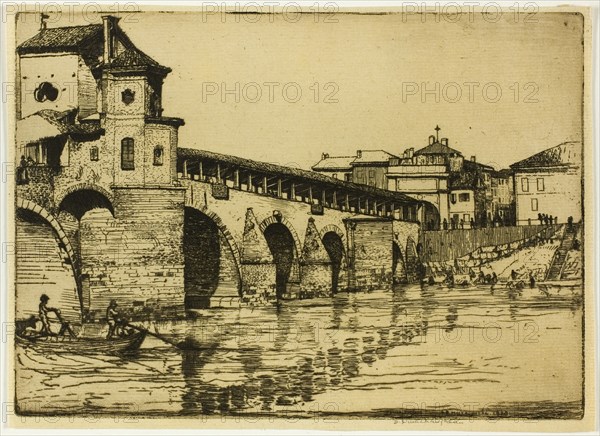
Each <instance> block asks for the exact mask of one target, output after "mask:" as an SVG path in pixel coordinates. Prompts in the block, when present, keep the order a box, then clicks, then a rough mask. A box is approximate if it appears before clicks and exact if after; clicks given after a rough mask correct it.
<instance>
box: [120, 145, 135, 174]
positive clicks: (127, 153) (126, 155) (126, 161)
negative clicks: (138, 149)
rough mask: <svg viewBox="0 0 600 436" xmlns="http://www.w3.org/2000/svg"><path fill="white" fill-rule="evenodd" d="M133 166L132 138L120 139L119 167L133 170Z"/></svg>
mask: <svg viewBox="0 0 600 436" xmlns="http://www.w3.org/2000/svg"><path fill="white" fill-rule="evenodd" d="M134 168H135V166H134V150H133V138H123V140H122V141H121V169H122V170H133V169H134Z"/></svg>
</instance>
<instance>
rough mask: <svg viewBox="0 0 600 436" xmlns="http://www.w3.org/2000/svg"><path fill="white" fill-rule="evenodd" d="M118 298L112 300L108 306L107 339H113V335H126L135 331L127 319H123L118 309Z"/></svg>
mask: <svg viewBox="0 0 600 436" xmlns="http://www.w3.org/2000/svg"><path fill="white" fill-rule="evenodd" d="M117 307H118V304H117V300H114V299H113V300H110V303H109V305H108V307H107V308H106V321H107V322H108V334H107V335H106V339H112V338H113V336H118V337H121V338H122V337H124V336H129V335H131V334H132V333H133V331H132V329H131V326H130V325H129V323H128V322H127V320H126V319H123V317H122V316H121V314H120V313H119V312H118V311H117Z"/></svg>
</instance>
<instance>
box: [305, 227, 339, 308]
mask: <svg viewBox="0 0 600 436" xmlns="http://www.w3.org/2000/svg"><path fill="white" fill-rule="evenodd" d="M331 263H332V262H331V259H330V257H329V254H328V253H327V250H325V246H324V245H323V242H322V241H321V236H320V235H319V231H318V230H317V227H316V225H315V220H314V218H312V217H311V218H309V219H308V225H307V226H306V234H305V237H304V247H303V248H302V264H301V275H300V292H299V297H300V298H314V297H330V296H331V295H332V294H333V279H332V266H331Z"/></svg>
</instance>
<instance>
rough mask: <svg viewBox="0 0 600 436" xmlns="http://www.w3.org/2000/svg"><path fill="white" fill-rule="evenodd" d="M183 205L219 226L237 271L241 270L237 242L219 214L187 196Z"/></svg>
mask: <svg viewBox="0 0 600 436" xmlns="http://www.w3.org/2000/svg"><path fill="white" fill-rule="evenodd" d="M185 207H189V208H190V209H195V210H197V211H199V212H202V213H203V214H204V215H206V216H207V217H208V218H210V219H211V220H212V221H213V222H214V223H215V225H216V226H217V227H218V228H219V230H220V231H221V233H222V234H223V236H224V237H225V239H226V240H227V243H228V244H229V248H230V249H231V252H232V253H233V257H234V258H235V263H236V266H237V270H238V272H239V271H241V268H240V263H241V261H240V259H241V256H240V249H239V247H238V245H237V243H236V242H235V239H233V235H232V234H231V232H230V231H229V229H228V228H227V225H226V224H225V223H224V222H223V220H222V219H221V217H219V215H217V214H216V213H214V212H213V211H212V210H209V209H208V207H206V205H204V204H203V203H199V202H198V203H197V202H194V201H191V200H189V199H188V197H187V196H186V198H185Z"/></svg>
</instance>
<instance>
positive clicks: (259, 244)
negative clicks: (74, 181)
mask: <svg viewBox="0 0 600 436" xmlns="http://www.w3.org/2000/svg"><path fill="white" fill-rule="evenodd" d="M240 263H241V273H242V274H241V276H242V286H241V293H242V295H241V302H242V303H245V304H264V303H269V302H275V301H276V300H277V294H276V266H275V263H274V261H273V256H272V255H271V252H270V250H269V247H268V245H267V241H266V240H265V238H264V237H263V235H262V234H261V232H260V230H259V226H258V221H257V220H256V217H255V216H254V211H253V210H252V208H248V209H247V210H246V218H245V223H244V233H243V235H242V247H241V262H240Z"/></svg>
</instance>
